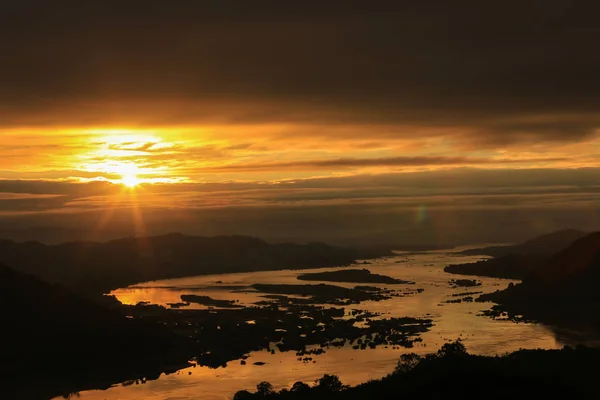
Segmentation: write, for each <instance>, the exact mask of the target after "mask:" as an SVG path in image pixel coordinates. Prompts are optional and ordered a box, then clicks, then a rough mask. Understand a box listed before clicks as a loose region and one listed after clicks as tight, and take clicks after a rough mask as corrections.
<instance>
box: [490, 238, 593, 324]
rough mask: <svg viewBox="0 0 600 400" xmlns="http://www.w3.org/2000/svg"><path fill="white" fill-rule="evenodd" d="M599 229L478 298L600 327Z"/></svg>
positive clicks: (529, 314)
mask: <svg viewBox="0 0 600 400" xmlns="http://www.w3.org/2000/svg"><path fill="white" fill-rule="evenodd" d="M598 287H600V232H595V233H592V234H589V235H587V236H585V237H584V238H581V239H579V240H577V241H576V242H575V243H573V244H572V245H571V246H569V247H567V248H566V249H564V250H562V251H560V252H559V253H557V254H556V255H554V256H553V257H552V258H551V259H550V260H549V261H547V262H546V263H545V264H544V265H543V266H541V267H540V268H538V269H536V270H535V271H532V273H531V274H530V275H529V276H528V277H527V279H525V280H524V281H523V283H521V284H518V285H510V286H509V287H508V288H507V289H505V290H502V291H498V292H495V293H491V294H487V295H483V296H481V297H480V299H479V300H481V301H487V300H490V301H494V302H496V303H499V304H500V307H498V308H497V309H498V310H500V311H507V312H508V314H509V316H510V315H523V316H524V318H525V319H532V320H538V321H543V322H550V323H562V324H573V323H576V324H580V325H588V326H592V327H593V328H594V329H597V328H600V318H599V317H598V315H600V291H598Z"/></svg>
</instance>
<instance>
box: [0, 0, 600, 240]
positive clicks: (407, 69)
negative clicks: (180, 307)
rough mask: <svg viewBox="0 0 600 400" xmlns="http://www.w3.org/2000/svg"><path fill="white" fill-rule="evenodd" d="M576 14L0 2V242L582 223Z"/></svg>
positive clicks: (590, 203) (582, 62) (536, 229)
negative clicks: (0, 4) (175, 233)
mask: <svg viewBox="0 0 600 400" xmlns="http://www.w3.org/2000/svg"><path fill="white" fill-rule="evenodd" d="M598 11H600V6H599V5H596V4H595V3H593V2H589V3H588V2H585V3H584V2H573V1H554V0H546V1H527V2H523V1H518V2H517V1H504V2H495V3H490V2H484V3H482V2H480V1H478V2H475V1H456V2H428V1H423V2H399V1H378V2H364V1H352V0H348V1H344V2H322V1H303V2H281V1H261V0H255V1H242V0H237V1H236V0H219V1H217V0H205V1H201V2H199V1H187V0H179V1H177V2H164V1H157V0H145V1H136V0H131V1H127V2H122V1H118V2H117V1H111V0H108V1H102V2H81V1H67V0H65V1H56V2H48V1H27V0H23V1H19V2H11V3H8V4H4V5H3V10H2V12H1V13H0V49H2V53H3V54H2V62H1V63H0V88H1V90H0V138H1V139H2V140H1V141H0V226H1V228H0V236H6V237H9V238H16V239H21V240H26V239H38V240H45V241H60V240H73V239H75V238H89V239H98V240H99V239H106V238H111V237H117V236H122V235H130V234H136V235H137V234H160V233H166V232H172V231H178V232H184V233H193V234H205V235H214V234H234V233H239V234H249V235H257V236H262V237H265V238H267V239H268V240H272V241H284V240H295V241H309V240H325V241H330V242H335V243H382V242H386V243H408V244H421V243H423V244H464V243H471V242H484V241H487V242H498V241H513V240H520V239H524V238H527V236H528V235H533V234H538V233H545V232H548V231H551V230H554V229H559V228H567V227H573V228H581V229H587V230H594V229H598V228H599V226H600V174H599V173H600V135H599V133H600V113H598V110H599V109H600V80H598V79H597V73H598V72H597V71H599V70H600V53H599V52H597V51H596V46H597V42H598V39H600V28H599V27H598V23H597V15H598Z"/></svg>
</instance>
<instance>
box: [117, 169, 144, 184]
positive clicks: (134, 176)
mask: <svg viewBox="0 0 600 400" xmlns="http://www.w3.org/2000/svg"><path fill="white" fill-rule="evenodd" d="M114 172H115V173H117V174H119V175H121V179H120V183H121V184H123V185H124V186H127V187H128V188H134V187H136V186H138V185H139V184H140V183H141V180H140V178H139V177H138V168H137V166H136V165H134V164H119V165H116V166H115V168H114Z"/></svg>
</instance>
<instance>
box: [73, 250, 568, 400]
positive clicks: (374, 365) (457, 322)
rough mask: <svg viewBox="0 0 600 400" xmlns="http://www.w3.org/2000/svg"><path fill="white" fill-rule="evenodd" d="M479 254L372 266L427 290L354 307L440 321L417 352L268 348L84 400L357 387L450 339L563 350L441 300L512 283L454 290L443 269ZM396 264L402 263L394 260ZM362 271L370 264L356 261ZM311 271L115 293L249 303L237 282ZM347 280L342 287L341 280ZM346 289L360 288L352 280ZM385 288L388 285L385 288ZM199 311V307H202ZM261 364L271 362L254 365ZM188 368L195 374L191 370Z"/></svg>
mask: <svg viewBox="0 0 600 400" xmlns="http://www.w3.org/2000/svg"><path fill="white" fill-rule="evenodd" d="M475 259H479V258H474V257H465V256H459V255H455V254H451V253H446V252H431V253H427V254H419V255H410V256H398V257H395V258H389V259H384V260H378V261H375V262H374V263H373V264H372V265H368V266H367V267H368V269H370V270H371V271H372V272H374V273H379V274H384V275H389V276H393V277H396V278H401V279H407V280H412V281H415V282H416V283H417V284H416V285H404V286H403V285H400V288H401V289H410V290H414V289H417V288H422V289H424V291H423V292H422V293H419V294H414V295H411V296H408V297H399V298H392V299H391V300H386V301H381V302H364V303H361V304H360V305H357V306H354V308H360V309H365V310H368V311H372V312H380V313H384V314H385V315H384V316H385V317H389V316H414V317H423V316H427V315H429V316H430V317H431V318H433V319H434V323H435V326H434V327H433V328H432V329H431V330H430V331H429V332H427V333H425V334H423V335H421V337H422V339H423V342H422V343H416V345H415V347H414V348H412V349H400V350H394V349H392V348H387V349H386V348H376V349H368V350H353V349H352V348H351V347H345V348H331V349H328V350H327V352H326V353H325V354H323V355H320V356H316V357H314V358H315V361H316V363H306V364H305V363H303V362H300V361H298V360H297V358H296V355H295V353H294V352H288V353H276V354H273V355H272V354H270V353H269V352H267V351H261V352H254V353H251V357H250V358H249V360H248V364H247V365H241V364H240V363H239V361H232V362H230V363H228V366H227V368H218V369H209V368H206V367H196V368H189V369H186V370H182V371H180V372H179V373H176V374H172V375H168V376H167V375H163V376H162V377H161V378H160V379H158V380H156V381H151V382H147V383H146V384H143V385H142V384H140V385H131V386H127V387H123V386H120V385H117V386H115V387H113V388H111V389H109V390H106V391H87V392H82V393H80V396H81V398H82V399H86V400H99V399H108V400H117V399H140V398H143V399H149V400H158V399H161V400H162V399H166V398H169V399H195V398H202V399H230V398H231V397H232V396H233V394H234V393H235V392H236V391H237V390H241V389H253V388H254V387H255V386H256V384H257V383H259V382H261V381H264V380H268V381H270V382H271V383H272V384H273V385H274V386H275V387H276V388H282V387H290V386H291V385H292V384H293V383H294V382H296V381H299V380H302V381H305V382H312V381H314V380H315V379H316V378H318V377H320V376H322V375H323V374H325V373H328V374H332V373H333V374H336V375H339V377H340V378H341V379H342V381H343V382H344V383H346V384H351V385H355V384H358V383H361V382H365V381H367V380H369V379H374V378H379V377H382V376H384V375H386V374H388V373H390V372H391V371H392V370H393V369H394V367H395V365H396V363H397V360H398V357H399V356H400V355H401V354H402V353H406V352H415V353H421V354H422V353H430V352H434V351H436V350H437V349H438V348H439V347H440V346H441V345H442V344H444V343H445V342H447V341H451V340H456V339H458V338H460V339H462V340H464V343H465V345H466V347H467V349H468V350H469V352H472V353H476V354H488V355H491V354H500V353H504V352H509V351H514V350H517V349H519V348H560V347H562V346H563V343H561V342H559V341H558V340H557V339H556V337H555V335H554V334H553V332H552V331H551V330H550V329H549V328H548V327H545V326H542V325H535V324H524V323H520V324H515V323H512V322H509V321H495V320H491V319H488V318H484V317H480V316H477V314H478V312H479V311H480V310H482V309H486V308H489V307H490V306H491V304H482V303H460V304H443V303H442V302H443V301H445V300H448V299H449V298H450V297H449V296H450V295H451V294H454V293H460V292H465V291H474V290H476V291H484V292H491V291H495V290H498V289H501V288H504V287H505V286H507V285H508V283H509V282H511V281H509V280H502V279H495V278H477V279H479V280H481V281H482V286H480V287H476V288H456V289H453V288H451V287H450V285H449V284H448V281H449V280H450V279H452V278H453V277H454V276H452V275H449V274H446V273H445V272H443V267H444V266H446V265H447V264H450V263H457V262H466V261H469V260H475ZM397 261H402V262H401V263H397ZM357 267H358V268H364V267H365V266H362V265H361V266H357ZM304 272H306V271H302V272H300V271H291V270H288V271H267V272H253V273H241V274H226V275H212V276H201V277H191V278H182V279H172V280H164V281H157V282H148V283H145V284H141V285H136V286H134V287H130V288H125V289H119V290H116V291H114V292H113V294H114V295H115V296H117V298H119V300H121V301H122V302H124V303H128V304H135V303H137V302H139V301H150V302H152V303H157V304H166V303H175V302H179V301H180V298H179V296H180V295H181V294H184V293H194V294H204V295H207V296H211V297H212V298H215V299H224V300H239V301H240V303H242V304H252V303H253V302H255V301H259V300H261V299H262V298H261V297H260V294H259V293H252V292H239V288H238V289H237V290H236V287H238V286H240V287H244V286H246V287H247V286H249V285H251V284H254V283H298V280H297V279H296V277H297V275H298V274H300V273H304ZM340 285H345V284H340ZM347 286H355V285H354V284H347ZM380 286H382V287H385V285H380ZM197 307H198V308H202V307H201V306H197ZM258 361H262V362H265V363H266V364H265V365H263V366H255V365H253V363H255V362H258ZM190 373H191V374H190Z"/></svg>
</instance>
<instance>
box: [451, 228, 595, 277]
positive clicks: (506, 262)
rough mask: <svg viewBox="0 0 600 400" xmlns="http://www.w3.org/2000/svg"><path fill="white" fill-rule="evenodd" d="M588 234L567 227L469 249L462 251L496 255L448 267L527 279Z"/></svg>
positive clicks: (459, 271)
mask: <svg viewBox="0 0 600 400" xmlns="http://www.w3.org/2000/svg"><path fill="white" fill-rule="evenodd" d="M586 235H587V234H586V233H585V232H581V231H578V230H575V229H565V230H561V231H557V232H553V233H550V234H547V235H542V236H539V237H536V238H534V239H531V240H528V241H526V242H524V243H521V244H517V245H514V246H496V247H486V248H482V249H470V250H466V251H464V252H462V254H465V255H490V256H493V257H494V258H491V259H489V260H483V261H479V262H476V263H467V264H455V265H449V266H447V267H446V268H445V269H444V271H446V272H449V273H452V274H460V275H477V276H490V277H494V278H507V279H526V278H527V277H528V276H529V275H530V274H532V273H534V272H535V271H537V270H538V269H539V268H541V267H544V266H545V265H546V264H547V263H548V261H549V260H550V258H551V257H552V256H553V255H554V254H556V253H557V252H559V251H561V250H563V249H565V248H567V247H569V246H570V245H571V244H573V243H574V242H575V241H577V240H579V239H581V238H582V237H585V236H586Z"/></svg>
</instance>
